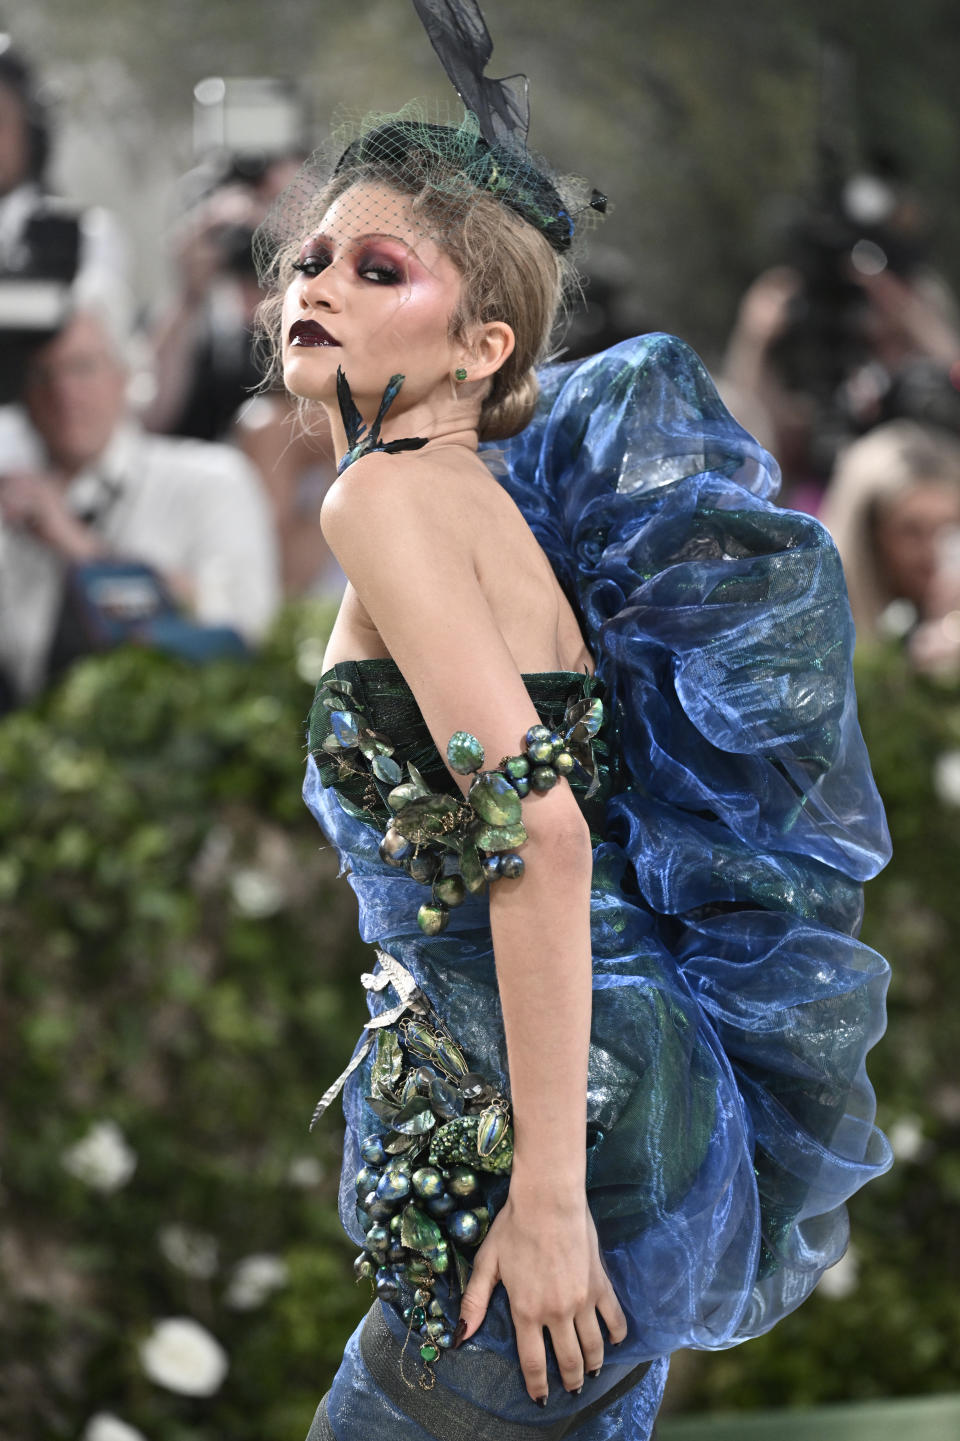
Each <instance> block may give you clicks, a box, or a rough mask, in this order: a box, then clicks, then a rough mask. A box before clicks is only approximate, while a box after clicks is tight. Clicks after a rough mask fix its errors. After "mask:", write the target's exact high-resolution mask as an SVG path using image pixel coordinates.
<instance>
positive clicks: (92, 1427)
mask: <svg viewBox="0 0 960 1441" xmlns="http://www.w3.org/2000/svg"><path fill="white" fill-rule="evenodd" d="M80 1441H147V1438H146V1436H144V1434H143V1432H142V1431H138V1430H137V1428H136V1426H128V1425H127V1423H126V1421H121V1420H120V1417H119V1416H111V1414H110V1412H109V1411H98V1412H97V1414H96V1415H95V1416H91V1417H90V1420H89V1421H88V1422H87V1424H86V1426H85V1427H84V1428H83V1435H82V1436H81V1438H80Z"/></svg>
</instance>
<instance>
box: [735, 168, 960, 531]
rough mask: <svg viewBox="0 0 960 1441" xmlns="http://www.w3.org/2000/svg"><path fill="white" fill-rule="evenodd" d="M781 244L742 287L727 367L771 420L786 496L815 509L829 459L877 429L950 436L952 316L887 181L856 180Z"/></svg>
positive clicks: (955, 373) (909, 200)
mask: <svg viewBox="0 0 960 1441" xmlns="http://www.w3.org/2000/svg"><path fill="white" fill-rule="evenodd" d="M791 249H792V255H791V261H792V263H791V264H789V265H781V266H777V267H774V268H773V269H771V270H767V271H765V272H764V273H763V274H761V275H760V276H759V277H758V278H757V279H756V280H755V281H754V282H753V283H752V285H751V286H750V287H749V289H748V290H747V292H746V293H745V295H744V296H743V299H742V300H741V303H740V307H739V311H738V314H737V319H736V323H735V325H734V329H733V331H732V333H731V336H730V339H729V342H728V347H727V355H726V360H725V366H724V373H725V379H726V381H727V383H728V386H729V387H730V392H729V393H730V394H731V395H732V396H733V397H737V396H741V395H742V396H745V397H748V398H749V399H750V400H751V401H753V402H754V403H755V404H759V405H760V406H761V407H762V408H763V411H764V412H765V414H766V416H767V419H768V426H769V439H770V443H771V444H772V447H773V449H774V451H775V452H776V454H777V456H778V458H779V459H780V462H781V465H782V468H783V472H784V481H785V494H784V499H785V500H786V502H787V503H788V504H791V505H797V506H800V507H801V508H804V509H810V510H816V509H817V508H818V506H819V503H820V498H821V494H822V490H823V487H824V485H825V484H826V481H827V478H828V477H829V475H830V473H831V471H832V469H833V466H834V463H835V461H836V458H837V456H838V455H839V454H840V452H841V451H842V450H843V449H844V447H845V446H847V445H848V444H849V443H850V442H851V441H852V440H854V439H855V438H856V437H857V436H859V435H862V434H865V433H866V432H867V431H868V430H870V429H871V428H872V427H873V426H875V425H878V424H880V423H882V422H883V421H885V420H888V419H892V418H895V417H898V416H908V417H910V418H913V419H921V420H927V419H930V420H934V421H936V422H937V423H940V424H946V425H949V426H950V427H951V428H956V429H957V430H958V431H960V395H958V394H957V390H956V382H957V380H958V379H960V318H958V314H957V309H956V305H955V303H954V300H953V298H952V296H951V294H950V292H949V290H948V289H947V287H946V286H945V284H944V283H943V282H942V281H941V280H940V278H939V277H938V276H937V275H936V273H935V272H934V271H932V270H931V269H929V267H928V266H927V265H926V264H925V257H924V244H923V236H922V228H921V225H920V221H919V213H918V209H917V206H916V202H915V200H914V198H913V197H912V195H911V194H910V192H909V190H908V189H907V188H906V187H904V186H902V185H899V184H897V183H896V182H895V180H894V178H893V177H890V176H886V175H882V174H877V175H867V174H860V175H854V176H852V177H851V178H850V179H849V180H848V181H847V182H845V184H844V185H843V186H842V187H840V189H839V191H838V193H837V194H836V196H835V197H834V199H833V202H832V203H831V204H830V206H821V207H815V208H813V209H811V211H810V212H809V213H808V214H807V215H806V216H804V217H803V218H802V220H801V221H800V222H798V223H797V225H796V226H795V228H794V232H793V238H792V247H791ZM733 403H734V406H735V408H736V400H735V399H734V401H733Z"/></svg>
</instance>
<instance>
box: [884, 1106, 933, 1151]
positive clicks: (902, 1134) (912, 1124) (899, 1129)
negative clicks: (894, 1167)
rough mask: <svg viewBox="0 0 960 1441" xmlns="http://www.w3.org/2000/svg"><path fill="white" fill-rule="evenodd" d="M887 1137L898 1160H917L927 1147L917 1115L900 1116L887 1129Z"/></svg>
mask: <svg viewBox="0 0 960 1441" xmlns="http://www.w3.org/2000/svg"><path fill="white" fill-rule="evenodd" d="M887 1139H888V1140H889V1142H890V1149H891V1150H892V1151H893V1154H894V1157H895V1159H896V1160H898V1161H919V1160H920V1159H921V1158H922V1156H923V1155H924V1153H925V1151H926V1149H927V1142H926V1139H925V1137H924V1134H923V1127H922V1126H921V1124H920V1118H919V1117H918V1116H900V1117H899V1118H898V1119H897V1120H896V1121H894V1123H893V1125H892V1126H891V1127H890V1128H889V1130H888V1131H887Z"/></svg>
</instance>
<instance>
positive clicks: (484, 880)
mask: <svg viewBox="0 0 960 1441" xmlns="http://www.w3.org/2000/svg"><path fill="white" fill-rule="evenodd" d="M319 699H320V700H321V701H322V704H323V705H324V706H325V707H326V708H327V709H328V710H329V711H330V713H331V714H330V723H331V727H332V730H331V733H330V735H329V736H327V738H326V740H325V741H324V742H323V749H324V751H325V752H326V753H327V755H329V756H336V757H337V759H338V760H339V762H340V768H341V772H342V773H343V774H344V775H349V774H356V773H361V774H362V773H366V774H367V775H368V777H369V785H368V788H367V792H366V795H365V799H364V804H363V807H362V808H363V809H365V810H368V811H370V812H375V811H377V810H379V809H380V805H379V804H378V802H385V805H386V810H387V812H388V819H387V827H386V831H385V833H384V836H383V839H382V841H381V842H380V855H381V857H382V859H383V860H385V861H386V862H387V864H388V865H391V866H396V867H398V868H401V869H403V870H405V871H406V872H407V874H408V875H410V876H411V877H412V878H413V879H414V880H416V881H420V882H421V883H422V884H424V885H429V886H430V887H431V898H430V900H429V901H426V902H424V904H423V905H422V906H421V907H420V909H419V912H418V914H417V922H418V924H419V926H420V929H421V930H422V931H424V932H425V934H426V935H428V936H436V935H439V934H440V932H441V931H443V930H444V929H445V928H446V926H447V924H448V921H449V919H450V911H451V909H452V908H453V907H455V906H458V905H460V904H461V903H462V901H463V900H464V898H465V896H466V895H467V893H468V892H470V893H474V894H475V893H479V892H482V891H483V890H484V889H485V888H486V886H487V885H488V883H490V882H492V881H496V880H499V879H501V878H504V879H516V878H517V877H519V876H521V875H522V874H523V869H524V863H523V858H522V857H521V856H519V855H518V854H517V847H518V846H521V845H522V844H523V842H524V841H525V840H526V839H527V832H526V830H525V828H524V825H523V821H522V820H521V801H522V799H523V797H524V796H527V795H529V793H530V792H531V791H534V792H538V793H543V792H545V791H548V790H550V789H551V788H552V787H553V786H554V785H556V783H557V781H558V780H559V779H560V778H561V777H562V776H566V777H567V778H568V779H570V780H572V781H577V782H578V783H580V784H582V785H585V786H586V787H587V789H586V797H587V798H589V797H590V796H592V795H593V794H594V793H595V791H596V790H597V788H598V785H599V780H598V774H597V766H596V761H595V758H594V755H593V745H592V742H593V739H594V737H595V736H596V735H597V733H598V732H599V730H600V727H601V726H602V724H603V702H602V701H601V700H600V698H599V697H598V696H593V697H587V698H582V697H580V698H576V699H574V700H572V701H571V702H570V704H568V706H567V709H566V712H565V714H564V717H563V720H562V722H561V724H560V725H559V726H558V727H557V729H556V730H550V729H549V728H548V727H547V726H543V725H535V726H531V727H530V729H529V730H528V731H527V733H526V735H525V737H524V741H523V746H524V749H523V752H522V753H521V754H519V755H515V756H505V757H504V758H503V760H501V762H500V764H499V766H497V767H496V769H494V770H483V769H481V768H482V766H483V762H484V752H483V747H482V746H481V744H480V742H479V741H478V740H477V738H476V736H473V735H471V734H470V733H469V731H456V732H455V733H454V735H452V736H451V737H450V741H449V744H448V745H447V760H448V762H449V765H450V768H451V769H452V770H454V771H456V772H457V774H458V775H473V777H474V779H473V781H472V782H471V785H470V789H469V791H468V792H467V795H466V796H465V797H463V796H451V795H445V794H438V793H436V792H434V791H432V790H431V789H430V787H429V786H428V785H427V783H426V782H425V780H424V779H423V776H422V775H421V774H420V772H419V770H418V769H417V767H416V766H415V765H413V763H412V762H408V764H407V767H406V771H407V776H406V779H405V778H404V773H403V770H402V768H401V766H400V765H399V763H398V762H397V761H396V760H394V758H393V752H394V749H395V747H394V745H393V743H392V741H391V740H390V738H389V737H388V736H385V735H383V734H382V733H381V732H378V731H374V730H372V729H371V728H370V727H369V726H368V724H367V721H366V717H365V716H364V715H363V714H362V712H360V711H359V710H358V709H357V706H356V701H355V697H354V693H353V688H352V686H351V685H350V683H349V681H338V680H333V681H331V682H329V683H328V684H327V685H326V686H324V688H323V689H322V690H321V692H320V693H319Z"/></svg>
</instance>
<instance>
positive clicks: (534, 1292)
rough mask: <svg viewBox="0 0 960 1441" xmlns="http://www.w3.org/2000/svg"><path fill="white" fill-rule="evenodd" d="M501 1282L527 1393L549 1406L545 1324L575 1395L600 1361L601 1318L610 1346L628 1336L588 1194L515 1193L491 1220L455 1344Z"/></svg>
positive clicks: (470, 1328) (477, 1320)
mask: <svg viewBox="0 0 960 1441" xmlns="http://www.w3.org/2000/svg"><path fill="white" fill-rule="evenodd" d="M498 1281H502V1282H503V1284H504V1287H505V1288H506V1292H507V1296H508V1298H509V1301H510V1311H511V1314H512V1316H513V1324H514V1326H515V1327H516V1332H517V1349H518V1351H519V1353H520V1366H521V1369H522V1371H523V1378H524V1381H525V1382H526V1387H527V1391H528V1392H529V1393H530V1396H531V1398H532V1400H534V1401H536V1403H537V1405H538V1406H545V1405H546V1404H547V1390H548V1387H547V1357H546V1349H545V1346H544V1339H543V1328H544V1327H547V1329H548V1330H549V1332H550V1340H551V1342H552V1343H553V1351H554V1355H555V1356H556V1358H557V1364H558V1366H559V1367H560V1375H561V1376H562V1377H563V1384H564V1386H565V1387H566V1389H567V1390H568V1391H574V1392H579V1390H580V1388H581V1386H582V1385H583V1378H584V1375H585V1374H587V1375H592V1374H595V1373H596V1372H597V1371H599V1369H600V1367H601V1366H602V1365H603V1352H604V1339H603V1333H602V1331H601V1329H600V1323H599V1321H598V1319H597V1313H598V1312H599V1313H600V1316H601V1317H602V1319H603V1322H604V1324H605V1326H606V1328H607V1332H608V1334H609V1337H610V1341H611V1342H612V1343H613V1345H617V1344H619V1342H621V1341H622V1340H623V1338H624V1337H625V1336H626V1334H627V1322H626V1318H625V1317H624V1314H623V1312H622V1310H621V1309H620V1303H619V1301H618V1300H617V1298H616V1295H615V1294H614V1290H613V1286H612V1285H611V1284H610V1279H609V1277H608V1276H607V1273H606V1271H605V1270H604V1268H603V1262H602V1261H601V1259H600V1248H599V1245H598V1243H597V1232H596V1228H595V1227H594V1224H593V1217H592V1216H591V1215H590V1210H589V1208H588V1206H587V1202H586V1197H585V1196H582V1195H581V1196H580V1197H579V1198H577V1199H574V1200H572V1201H571V1203H570V1204H569V1205H564V1204H563V1203H562V1202H557V1201H555V1200H551V1199H550V1197H549V1195H547V1196H543V1195H534V1194H532V1193H530V1194H525V1193H523V1192H521V1194H520V1195H515V1194H514V1188H513V1187H511V1190H510V1194H509V1196H508V1197H507V1202H506V1205H505V1206H504V1207H503V1210H502V1211H501V1212H500V1213H499V1215H498V1216H497V1217H496V1218H495V1220H494V1222H493V1224H492V1226H491V1227H490V1232H489V1234H488V1236H487V1238H486V1240H485V1241H484V1243H483V1245H482V1246H481V1247H480V1249H479V1250H478V1251H477V1256H476V1260H475V1262H474V1267H473V1274H472V1276H471V1277H470V1282H469V1285H468V1286H467V1289H466V1291H465V1292H464V1295H463V1301H462V1304H461V1307H460V1325H459V1327H458V1328H457V1344H458V1345H459V1344H460V1342H461V1341H466V1340H467V1339H468V1337H470V1336H472V1335H473V1334H474V1332H475V1331H476V1330H477V1329H478V1327H479V1326H480V1324H481V1322H482V1321H483V1318H484V1316H485V1315H486V1313H487V1307H488V1306H489V1304H490V1297H491V1295H492V1294H493V1291H494V1288H495V1286H496V1284H497V1282H498Z"/></svg>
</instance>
